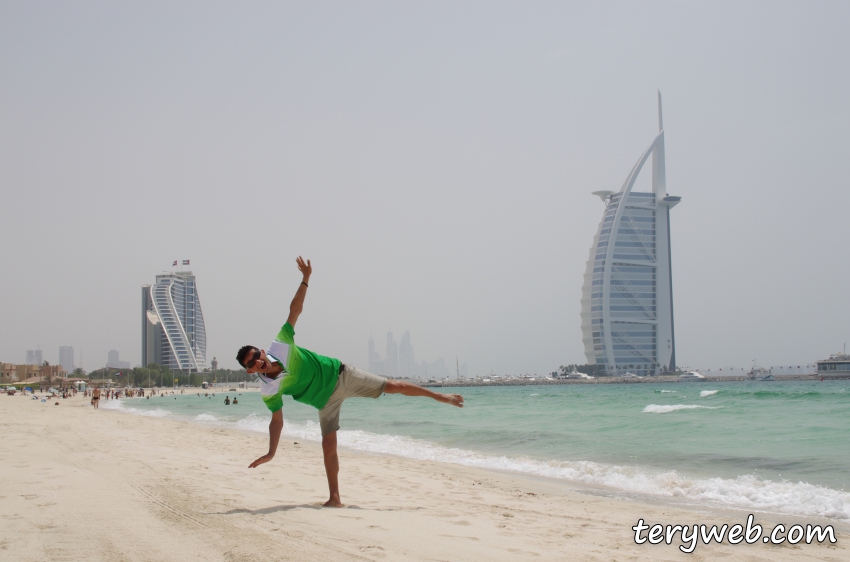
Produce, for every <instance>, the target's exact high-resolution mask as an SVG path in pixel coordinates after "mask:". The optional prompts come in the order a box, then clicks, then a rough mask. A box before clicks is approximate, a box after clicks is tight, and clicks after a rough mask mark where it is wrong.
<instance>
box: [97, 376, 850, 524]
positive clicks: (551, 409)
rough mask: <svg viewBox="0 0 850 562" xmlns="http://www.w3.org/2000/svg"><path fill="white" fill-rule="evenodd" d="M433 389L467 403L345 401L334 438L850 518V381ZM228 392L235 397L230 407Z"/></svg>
mask: <svg viewBox="0 0 850 562" xmlns="http://www.w3.org/2000/svg"><path fill="white" fill-rule="evenodd" d="M436 390H438V391H442V392H459V393H462V394H463V395H464V397H465V399H466V405H465V407H464V408H463V409H458V408H453V407H450V406H446V405H444V404H439V403H437V402H434V401H432V400H429V399H427V398H408V397H404V396H398V395H384V396H382V397H381V398H380V399H378V400H374V399H368V398H352V399H350V400H346V402H345V404H344V406H343V408H342V416H341V422H340V425H341V430H340V431H339V433H338V441H339V444H340V446H342V447H348V448H351V449H355V450H359V451H365V452H372V453H380V454H393V455H399V456H402V457H408V458H412V459H427V460H434V461H441V462H448V463H457V464H462V465H467V466H474V467H480V468H486V469H496V470H505V471H511V472H516V473H525V474H528V475H534V476H543V477H548V478H554V479H558V480H560V481H564V482H565V483H570V482H572V483H582V484H584V485H589V486H593V487H598V488H600V489H601V490H608V491H611V490H613V491H621V492H628V493H632V494H641V495H650V496H656V497H660V498H664V497H666V498H679V500H677V501H680V500H681V501H686V502H696V503H699V504H705V505H713V506H718V507H733V508H742V509H749V510H755V511H765V512H773V513H787V514H791V515H798V516H817V517H827V518H834V519H839V520H850V493H848V492H847V486H848V484H850V381H825V382H819V381H788V382H785V381H775V382H770V381H764V382H707V383H660V384H595V385H594V384H568V385H557V386H514V387H467V388H456V389H451V388H448V387H446V388H442V389H439V388H438V389H436ZM175 396H176V398H177V399H176V400H175V399H174V398H175ZM226 396H229V397H230V398H231V400H232V399H233V397H234V396H236V397H237V398H238V399H239V403H238V404H235V405H234V404H231V405H225V404H224V399H225V397H226ZM102 402H103V401H102ZM101 407H103V408H116V409H119V410H123V411H125V412H129V413H133V414H138V415H147V416H160V417H169V418H174V419H182V420H192V421H195V422H197V423H201V424H207V425H216V426H227V427H233V428H238V429H243V430H247V431H256V432H260V433H265V432H267V431H268V421H269V419H270V414H269V412H268V410H266V408H265V406H264V405H263V402H262V399H261V398H260V395H259V394H258V393H256V392H243V393H241V394H240V393H239V392H235V393H234V392H227V391H224V392H222V391H221V390H216V395H215V397H212V396H210V397H205V396H203V393H201V396H200V397H199V396H197V394H195V393H191V394H182V395H181V394H175V395H166V396H165V397H159V396H158V397H152V398H150V399H144V398H142V399H140V398H127V399H122V400H118V401H106V402H104V403H103V404H102V406H101ZM283 412H284V419H285V425H284V435H285V436H288V437H289V438H291V439H295V440H299V439H300V440H315V441H318V440H320V439H321V436H320V432H319V426H318V423H317V422H318V417H317V412H316V410H315V409H314V408H312V407H309V406H305V405H303V404H300V403H298V402H295V401H294V400H291V399H288V398H287V399H286V401H285V402H284V410H283ZM259 452H262V451H259Z"/></svg>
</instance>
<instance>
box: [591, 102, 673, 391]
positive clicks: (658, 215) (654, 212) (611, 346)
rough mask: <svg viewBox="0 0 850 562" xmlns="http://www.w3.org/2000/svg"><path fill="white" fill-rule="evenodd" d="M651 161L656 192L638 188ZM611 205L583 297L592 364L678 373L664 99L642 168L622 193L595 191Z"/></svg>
mask: <svg viewBox="0 0 850 562" xmlns="http://www.w3.org/2000/svg"><path fill="white" fill-rule="evenodd" d="M650 157H651V158H652V188H651V189H652V191H651V192H646V193H644V192H636V191H633V190H632V188H633V187H634V185H635V180H637V178H638V175H639V174H640V172H641V170H642V169H643V167H644V164H646V162H647V161H648V160H649V159H650ZM593 194H594V195H597V196H599V198H600V199H602V201H603V202H604V203H605V212H604V213H603V215H602V221H601V222H600V223H599V228H598V229H597V231H596V236H594V238H593V245H592V246H591V248H590V257H589V259H588V261H587V270H586V272H585V274H584V285H583V287H582V296H581V330H582V340H583V342H584V353H585V356H586V358H587V363H588V364H590V365H597V367H598V369H599V374H603V372H604V374H607V375H614V376H617V375H624V374H626V373H635V374H637V375H657V374H659V373H660V372H663V371H668V370H675V368H676V338H675V335H674V330H673V280H672V271H671V268H670V209H671V208H672V207H674V206H676V205H677V204H678V203H679V201H680V200H681V197H674V196H670V195H668V194H667V182H666V177H665V169H664V126H663V121H662V117H661V93H660V92H659V94H658V135H656V137H655V139H654V140H653V141H652V143H651V144H650V145H649V147H648V148H647V149H646V150H645V151H644V153H643V154H642V155H641V156H640V158H639V159H638V161H637V163H635V165H634V167H633V168H632V171H631V172H630V173H629V175H628V176H627V177H626V181H625V182H624V183H623V186H622V187H621V188H620V191H617V192H614V191H595V192H593Z"/></svg>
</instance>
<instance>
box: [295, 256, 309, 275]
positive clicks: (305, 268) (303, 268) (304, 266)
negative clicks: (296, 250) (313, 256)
mask: <svg viewBox="0 0 850 562" xmlns="http://www.w3.org/2000/svg"><path fill="white" fill-rule="evenodd" d="M295 263H297V264H298V271H300V272H301V274H302V275H303V276H304V278H305V279H309V278H310V275H312V273H313V266H311V265H310V260H307V262H306V263H305V262H304V258H302V257H301V256H298V259H296V260H295Z"/></svg>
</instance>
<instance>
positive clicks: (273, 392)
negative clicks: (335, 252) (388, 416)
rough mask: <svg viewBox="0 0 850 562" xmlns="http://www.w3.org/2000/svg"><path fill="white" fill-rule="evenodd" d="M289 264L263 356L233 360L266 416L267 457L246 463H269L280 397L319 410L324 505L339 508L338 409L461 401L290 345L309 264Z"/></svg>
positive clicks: (244, 351)
mask: <svg viewBox="0 0 850 562" xmlns="http://www.w3.org/2000/svg"><path fill="white" fill-rule="evenodd" d="M295 261H296V263H297V264H298V270H299V271H300V272H301V274H302V275H303V279H302V281H301V285H299V287H298V290H297V291H296V293H295V297H294V298H293V299H292V303H291V304H290V305H289V317H288V318H287V320H286V324H284V325H283V327H282V328H281V329H280V332H279V333H278V335H277V337H276V338H275V341H273V342H272V343H271V345H270V346H269V348H268V350H267V351H264V350H261V349H259V348H257V347H254V346H251V345H246V346H243V347H242V348H241V349H240V350H239V352H238V353H237V355H236V360H237V361H239V364H240V365H242V366H243V367H244V368H245V370H247V371H248V372H249V373H256V374H257V375H258V377H259V379H260V391H261V393H262V396H263V402H265V404H266V407H267V408H268V409H269V410H270V411H271V412H272V419H271V422H270V423H269V452H268V453H266V454H265V455H263V456H261V457H260V458H258V459H257V460H255V461H254V462H252V463H251V464H250V465H249V467H248V468H255V467H257V466H259V465H261V464H263V463H267V462H269V461H270V460H272V459H273V458H274V455H275V452H276V451H277V445H278V442H279V441H280V432H281V430H282V429H283V409H282V408H283V395H284V394H287V395H289V396H292V397H293V398H294V399H295V400H297V401H299V402H303V403H304V404H309V405H311V406H313V407H314V408H316V409H317V410H319V425H320V426H321V429H322V452H323V453H324V461H325V472H326V473H327V477H328V489H329V491H330V498H329V499H328V501H327V502H325V503H324V505H325V506H326V507H342V506H343V504H342V501H341V500H340V495H339V479H338V476H339V456H338V455H337V441H336V432H337V430H338V429H339V414H340V409H341V408H342V403H343V402H344V401H345V399H346V398H352V397H368V398H378V397H379V396H381V394H383V393H387V394H403V395H404V396H426V397H428V398H432V399H434V400H436V401H438V402H442V403H444V404H450V405H452V406H457V407H458V408H462V407H463V396H461V395H460V394H443V393H440V392H434V391H432V390H429V389H427V388H422V387H421V386H417V385H415V384H413V383H409V382H406V381H397V380H390V379H386V378H384V377H379V376H377V375H373V374H371V373H367V372H366V371H361V370H360V369H357V368H355V367H352V366H351V365H346V364H344V363H342V362H340V360H339V359H334V358H332V357H325V356H323V355H318V354H316V353H313V352H312V351H309V350H307V349H304V348H303V347H298V346H297V345H295V323H296V322H297V321H298V317H299V316H300V315H301V311H302V310H303V308H304V298H305V297H306V296H307V287H308V283H309V281H310V275H311V274H312V273H313V267H312V265H311V264H310V260H307V261H306V262H305V261H304V259H303V258H301V256H298V259H297V260H295Z"/></svg>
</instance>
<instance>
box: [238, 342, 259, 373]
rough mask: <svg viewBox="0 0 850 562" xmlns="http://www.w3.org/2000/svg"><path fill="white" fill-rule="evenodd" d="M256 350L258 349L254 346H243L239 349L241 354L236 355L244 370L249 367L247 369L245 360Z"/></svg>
mask: <svg viewBox="0 0 850 562" xmlns="http://www.w3.org/2000/svg"><path fill="white" fill-rule="evenodd" d="M255 349H257V348H256V347H254V346H253V345H243V346H242V347H240V348H239V353H237V354H236V360H237V361H239V364H240V365H242V367H243V368H246V369H247V367H245V358H246V357H247V356H248V354H249V353H251V352H253V351H254V350H255Z"/></svg>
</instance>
